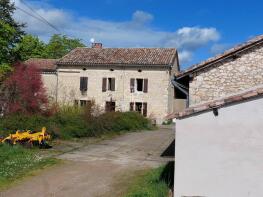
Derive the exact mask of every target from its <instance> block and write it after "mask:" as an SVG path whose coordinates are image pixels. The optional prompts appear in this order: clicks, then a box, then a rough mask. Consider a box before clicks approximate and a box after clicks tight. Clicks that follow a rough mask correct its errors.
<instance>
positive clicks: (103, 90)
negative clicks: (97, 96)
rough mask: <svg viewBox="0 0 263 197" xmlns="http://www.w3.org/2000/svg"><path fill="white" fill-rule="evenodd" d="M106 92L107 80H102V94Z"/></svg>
mask: <svg viewBox="0 0 263 197" xmlns="http://www.w3.org/2000/svg"><path fill="white" fill-rule="evenodd" d="M106 90H107V78H103V79H102V92H106Z"/></svg>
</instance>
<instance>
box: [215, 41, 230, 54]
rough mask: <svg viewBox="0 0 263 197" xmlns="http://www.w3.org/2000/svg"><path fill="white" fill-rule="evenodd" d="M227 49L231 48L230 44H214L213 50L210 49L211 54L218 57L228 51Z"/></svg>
mask: <svg viewBox="0 0 263 197" xmlns="http://www.w3.org/2000/svg"><path fill="white" fill-rule="evenodd" d="M227 48H229V45H228V44H218V43H216V44H213V45H212V47H211V49H210V52H211V53H212V54H213V55H217V54H220V53H223V52H224V51H225V50H227Z"/></svg>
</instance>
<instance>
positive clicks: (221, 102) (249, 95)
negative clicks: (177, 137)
mask: <svg viewBox="0 0 263 197" xmlns="http://www.w3.org/2000/svg"><path fill="white" fill-rule="evenodd" d="M262 96H263V86H258V87H256V88H253V89H250V90H247V91H243V92H242V93H238V94H235V95H232V96H228V97H226V98H222V99H218V100H214V101H211V102H207V103H204V104H201V105H196V106H193V107H189V108H187V109H186V110H185V111H184V112H179V113H173V114H170V115H168V116H167V117H166V119H173V118H178V119H183V118H186V117H189V116H191V115H194V114H198V113H202V112H206V111H211V110H213V109H214V108H221V107H224V106H227V105H231V104H237V103H241V102H245V101H248V100H250V99H253V98H257V97H262ZM259 107H260V106H259Z"/></svg>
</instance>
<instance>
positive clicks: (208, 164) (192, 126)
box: [167, 35, 263, 197]
mask: <svg viewBox="0 0 263 197" xmlns="http://www.w3.org/2000/svg"><path fill="white" fill-rule="evenodd" d="M175 82H176V83H175V85H176V86H178V84H181V85H182V84H183V87H185V90H187V88H188V91H186V94H187V97H188V99H189V107H188V108H187V109H185V111H183V112H180V113H173V114H171V115H170V116H168V117H167V118H173V119H174V122H175V123H176V130H175V133H176V142H175V144H176V145H175V158H176V162H175V186H174V187H175V196H176V197H182V196H184V197H190V196H200V197H201V196H202V197H203V196H204V197H209V196H213V197H222V196H224V197H233V196H239V197H248V196H262V195H263V171H262V166H263V159H262V158H263V143H262V142H263V132H262V125H263V124H262V121H263V35H261V36H258V37H256V38H253V39H252V40H249V41H248V42H246V43H244V44H241V45H239V46H236V47H234V48H232V49H230V50H228V51H226V52H225V53H223V54H221V55H219V56H216V57H213V58H211V59H208V60H207V61H205V62H202V63H200V64H198V65H194V66H193V67H191V68H189V69H187V70H185V71H183V72H180V73H179V74H177V75H176V77H175Z"/></svg>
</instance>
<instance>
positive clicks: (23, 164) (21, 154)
mask: <svg viewBox="0 0 263 197" xmlns="http://www.w3.org/2000/svg"><path fill="white" fill-rule="evenodd" d="M57 162H59V160H57V159H53V158H42V157H41V156H40V154H39V150H37V149H25V148H23V147H20V146H9V145H0V189H4V188H6V187H8V186H9V185H10V184H12V183H14V182H16V181H17V180H20V179H21V178H23V177H25V176H29V175H32V173H33V172H35V171H36V170H39V169H43V168H45V167H48V166H51V165H54V164H56V163H57Z"/></svg>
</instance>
